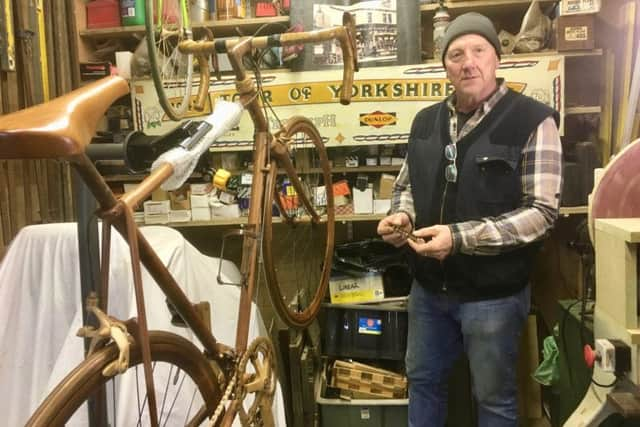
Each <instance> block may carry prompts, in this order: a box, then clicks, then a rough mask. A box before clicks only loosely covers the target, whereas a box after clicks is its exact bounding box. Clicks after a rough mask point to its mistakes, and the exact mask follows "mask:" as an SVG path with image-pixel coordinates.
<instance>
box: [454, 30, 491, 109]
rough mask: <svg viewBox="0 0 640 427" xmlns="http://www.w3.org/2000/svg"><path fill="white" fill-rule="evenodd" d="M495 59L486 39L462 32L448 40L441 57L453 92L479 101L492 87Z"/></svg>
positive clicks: (487, 95)
mask: <svg viewBox="0 0 640 427" xmlns="http://www.w3.org/2000/svg"><path fill="white" fill-rule="evenodd" d="M498 64H499V60H498V55H497V54H496V51H495V49H494V48H493V46H492V45H491V43H489V41H488V40H487V39H485V38H484V37H482V36H480V35H478V34H466V35H464V36H460V37H458V38H457V39H455V40H454V41H452V42H451V44H450V45H449V48H448V49H447V53H446V55H445V58H444V66H445V69H446V71H447V77H448V78H449V80H451V83H452V84H453V86H454V87H455V89H456V92H457V96H458V97H461V98H469V99H473V100H476V101H477V102H482V101H484V100H486V99H487V98H488V97H489V95H491V93H492V92H493V91H494V90H495V88H496V69H497V68H498Z"/></svg>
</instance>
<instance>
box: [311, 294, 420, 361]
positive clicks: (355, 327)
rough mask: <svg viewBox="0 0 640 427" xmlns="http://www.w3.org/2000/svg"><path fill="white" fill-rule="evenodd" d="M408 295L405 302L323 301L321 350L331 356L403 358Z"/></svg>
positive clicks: (405, 343) (405, 341)
mask: <svg viewBox="0 0 640 427" xmlns="http://www.w3.org/2000/svg"><path fill="white" fill-rule="evenodd" d="M404 302H406V299H405V300H403V302H402V303H382V304H367V305H365V304H324V306H323V310H322V312H321V313H322V314H321V315H322V317H321V319H322V331H323V333H322V353H323V354H324V355H325V356H331V357H349V358H351V357H354V358H364V359H387V360H404V353H405V350H406V348H407V322H408V319H407V309H406V304H404Z"/></svg>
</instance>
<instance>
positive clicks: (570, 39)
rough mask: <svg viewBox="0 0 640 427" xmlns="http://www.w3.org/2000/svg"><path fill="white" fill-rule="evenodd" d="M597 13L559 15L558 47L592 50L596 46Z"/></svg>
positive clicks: (557, 29)
mask: <svg viewBox="0 0 640 427" xmlns="http://www.w3.org/2000/svg"><path fill="white" fill-rule="evenodd" d="M594 22H595V15H568V16H559V17H558V19H557V23H556V49H557V50H558V51H559V52H561V51H566V50H590V49H593V48H594V47H595V36H594V33H593V31H594Z"/></svg>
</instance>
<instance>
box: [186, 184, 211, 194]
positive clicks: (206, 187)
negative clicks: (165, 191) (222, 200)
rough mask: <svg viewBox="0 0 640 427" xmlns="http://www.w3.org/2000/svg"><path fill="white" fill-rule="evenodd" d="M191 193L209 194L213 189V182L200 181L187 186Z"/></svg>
mask: <svg viewBox="0 0 640 427" xmlns="http://www.w3.org/2000/svg"><path fill="white" fill-rule="evenodd" d="M189 189H190V190H191V194H192V195H203V194H209V193H210V192H211V190H213V184H212V183H210V182H200V183H196V184H191V185H190V186H189Z"/></svg>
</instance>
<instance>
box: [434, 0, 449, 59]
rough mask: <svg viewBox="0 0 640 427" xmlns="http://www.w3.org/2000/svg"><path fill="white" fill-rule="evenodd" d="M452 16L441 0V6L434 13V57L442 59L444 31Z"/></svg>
mask: <svg viewBox="0 0 640 427" xmlns="http://www.w3.org/2000/svg"><path fill="white" fill-rule="evenodd" d="M450 20H451V17H450V16H449V10H448V9H447V8H446V7H445V6H444V4H443V3H442V0H440V7H438V9H437V10H436V13H435V14H434V15H433V57H434V58H436V59H440V57H441V56H442V48H443V46H442V39H443V38H444V31H445V30H446V29H447V26H448V25H449V21H450Z"/></svg>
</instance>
